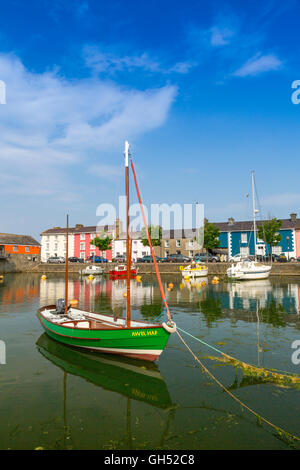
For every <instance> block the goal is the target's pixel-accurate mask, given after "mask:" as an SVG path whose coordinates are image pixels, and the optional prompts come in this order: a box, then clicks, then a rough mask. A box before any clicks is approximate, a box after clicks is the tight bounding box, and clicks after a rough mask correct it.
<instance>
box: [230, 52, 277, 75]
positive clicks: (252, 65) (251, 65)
mask: <svg viewBox="0 0 300 470" xmlns="http://www.w3.org/2000/svg"><path fill="white" fill-rule="evenodd" d="M281 67H282V61H281V60H280V59H279V58H278V57H277V56H276V55H274V54H268V55H262V54H260V53H258V54H256V55H255V56H254V57H252V58H251V59H250V60H248V61H247V62H246V63H245V64H243V65H242V66H241V67H240V68H239V69H238V70H236V71H235V72H233V73H232V75H234V76H236V77H247V76H254V75H259V74H261V73H264V72H270V71H272V70H278V69H280V68H281Z"/></svg>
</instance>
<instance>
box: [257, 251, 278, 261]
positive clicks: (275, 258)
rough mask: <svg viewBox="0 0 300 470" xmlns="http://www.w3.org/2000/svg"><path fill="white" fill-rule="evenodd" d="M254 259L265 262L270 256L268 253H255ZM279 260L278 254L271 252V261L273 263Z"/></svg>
mask: <svg viewBox="0 0 300 470" xmlns="http://www.w3.org/2000/svg"><path fill="white" fill-rule="evenodd" d="M256 259H257V261H260V262H262V263H263V262H266V261H270V260H271V257H270V255H267V256H264V255H257V256H256ZM278 261H279V255H275V254H274V253H273V254H272V262H273V263H277V262H278Z"/></svg>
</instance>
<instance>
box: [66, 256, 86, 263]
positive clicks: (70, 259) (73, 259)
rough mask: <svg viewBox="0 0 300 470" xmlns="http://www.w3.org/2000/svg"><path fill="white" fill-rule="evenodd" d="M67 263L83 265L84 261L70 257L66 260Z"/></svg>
mask: <svg viewBox="0 0 300 470" xmlns="http://www.w3.org/2000/svg"><path fill="white" fill-rule="evenodd" d="M68 261H69V263H83V262H84V259H83V258H77V257H76V256H71V257H70V258H68Z"/></svg>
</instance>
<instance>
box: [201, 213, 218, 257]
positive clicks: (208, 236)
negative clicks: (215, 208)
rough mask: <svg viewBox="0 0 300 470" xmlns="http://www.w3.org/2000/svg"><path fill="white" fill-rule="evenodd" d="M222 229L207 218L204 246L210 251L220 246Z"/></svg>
mask: <svg viewBox="0 0 300 470" xmlns="http://www.w3.org/2000/svg"><path fill="white" fill-rule="evenodd" d="M219 236H220V230H219V229H218V227H217V226H216V225H215V224H213V223H210V222H208V220H205V223H204V243H203V247H204V248H205V249H206V250H207V251H208V252H211V250H213V249H214V248H218V246H220V238H219Z"/></svg>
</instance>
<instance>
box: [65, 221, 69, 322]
mask: <svg viewBox="0 0 300 470" xmlns="http://www.w3.org/2000/svg"><path fill="white" fill-rule="evenodd" d="M68 253H69V216H68V215H67V245H66V280H65V315H67V313H68V287H69V283H68V281H69V279H68V278H69V264H68V261H69V260H68V256H69V254H68Z"/></svg>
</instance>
